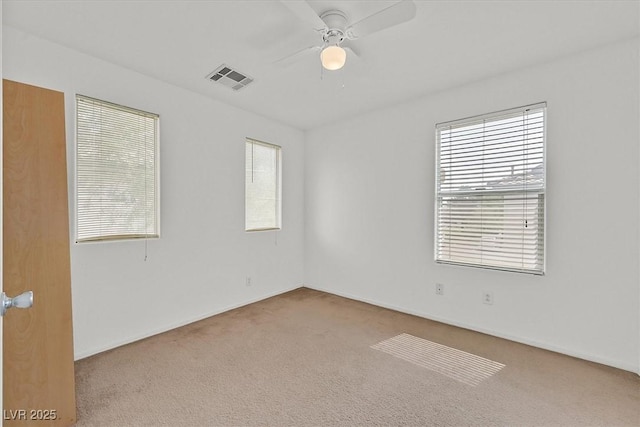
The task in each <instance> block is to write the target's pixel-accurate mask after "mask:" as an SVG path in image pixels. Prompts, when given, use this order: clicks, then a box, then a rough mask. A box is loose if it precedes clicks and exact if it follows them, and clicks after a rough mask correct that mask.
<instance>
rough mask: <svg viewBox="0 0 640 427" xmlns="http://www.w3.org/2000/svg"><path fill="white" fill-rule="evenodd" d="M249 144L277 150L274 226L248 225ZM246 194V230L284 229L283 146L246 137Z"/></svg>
mask: <svg viewBox="0 0 640 427" xmlns="http://www.w3.org/2000/svg"><path fill="white" fill-rule="evenodd" d="M247 144H257V145H261V146H263V147H267V148H272V149H275V151H276V193H277V206H276V212H275V217H276V225H275V226H274V227H260V228H248V227H247V182H246V172H247V163H246V149H247ZM244 149H245V168H244V170H245V195H244V218H245V221H244V231H245V232H246V233H253V232H260V231H279V230H282V146H280V145H277V144H272V143H270V142H265V141H261V140H258V139H255V138H250V137H245V144H244Z"/></svg>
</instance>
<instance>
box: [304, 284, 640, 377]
mask: <svg viewBox="0 0 640 427" xmlns="http://www.w3.org/2000/svg"><path fill="white" fill-rule="evenodd" d="M304 287H305V288H309V289H315V290H317V291H321V292H326V293H329V294H333V295H337V296H341V297H344V298H349V299H353V300H356V301H360V302H365V303H367V304H372V305H375V306H378V307H383V308H388V309H390V310H394V311H399V312H401V313H406V314H411V315H413V316H418V317H422V318H425V319H429V320H434V321H436V322H440V323H446V324H448V325H452V326H457V327H460V328H464V329H469V330H472V331H476V332H481V333H483V334H487V335H492V336H494V337H498V338H504V339H507V340H509V341H514V342H518V343H521V344H527V345H530V346H533V347H538V348H542V349H545V350H550V351H553V352H556V353H562V354H566V355H567V356H572V357H576V358H578V359H584V360H588V361H590V362H596V363H600V364H602V365H607V366H612V367H614V368H618V369H623V370H625V371H630V372H633V373H636V374H638V375H640V367H638V366H635V365H632V364H629V363H626V362H622V361H620V360H613V359H609V358H605V357H600V356H594V355H592V354H586V353H582V352H579V351H574V350H571V349H568V348H564V347H560V346H557V345H553V344H549V343H546V342H543V341H538V340H534V339H530V338H523V337H520V336H515V335H511V334H505V333H503V332H500V331H495V330H491V329H487V328H479V327H477V326H475V325H471V324H468V323H464V322H458V321H456V320H452V319H447V318H444V317H440V316H433V315H430V314H429V313H425V312H419V311H415V310H410V309H407V308H404V307H398V306H394V305H392V304H387V303H384V302H381V301H375V300H371V299H368V298H362V297H360V296H357V295H351V294H348V293H345V292H336V291H334V290H330V289H323V288H321V287H317V286H312V285H304Z"/></svg>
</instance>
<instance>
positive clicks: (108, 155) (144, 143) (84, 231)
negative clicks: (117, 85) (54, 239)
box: [76, 95, 159, 242]
mask: <svg viewBox="0 0 640 427" xmlns="http://www.w3.org/2000/svg"><path fill="white" fill-rule="evenodd" d="M76 121H77V122H76V192H77V193H76V209H77V212H76V213H77V215H76V219H77V222H76V240H77V241H78V242H85V241H96V240H117V239H134V238H148V237H158V236H159V231H158V210H159V209H158V164H157V161H158V115H156V114H152V113H147V112H144V111H140V110H135V109H132V108H128V107H123V106H120V105H116V104H112V103H110V102H105V101H100V100H98V99H93V98H89V97H86V96H82V95H76Z"/></svg>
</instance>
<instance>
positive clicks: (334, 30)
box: [320, 10, 348, 45]
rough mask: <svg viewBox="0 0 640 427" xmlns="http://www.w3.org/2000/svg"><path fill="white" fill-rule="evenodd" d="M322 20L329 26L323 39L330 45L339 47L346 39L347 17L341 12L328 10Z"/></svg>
mask: <svg viewBox="0 0 640 427" xmlns="http://www.w3.org/2000/svg"><path fill="white" fill-rule="evenodd" d="M320 19H322V20H323V21H324V23H325V24H326V25H327V30H326V31H325V33H324V35H323V36H322V39H323V40H324V41H325V43H326V44H328V45H339V44H340V43H342V41H343V40H344V39H345V29H346V28H347V21H348V19H347V15H345V14H344V13H343V12H341V11H339V10H328V11H326V12H324V13H323V14H322V15H320Z"/></svg>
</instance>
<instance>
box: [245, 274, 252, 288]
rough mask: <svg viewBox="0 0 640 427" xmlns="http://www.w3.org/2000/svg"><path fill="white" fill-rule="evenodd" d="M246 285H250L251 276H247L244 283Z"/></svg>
mask: <svg viewBox="0 0 640 427" xmlns="http://www.w3.org/2000/svg"><path fill="white" fill-rule="evenodd" d="M245 284H246V285H247V286H251V277H249V276H247V281H246V283H245Z"/></svg>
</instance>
